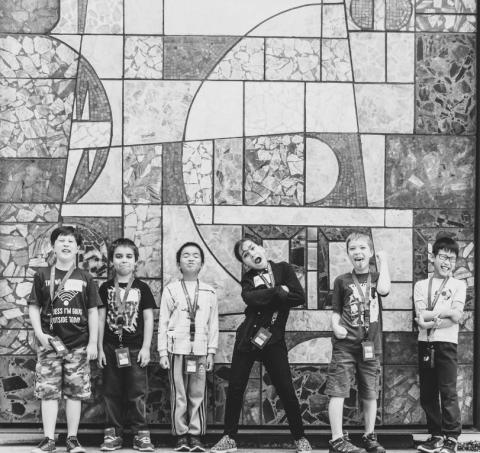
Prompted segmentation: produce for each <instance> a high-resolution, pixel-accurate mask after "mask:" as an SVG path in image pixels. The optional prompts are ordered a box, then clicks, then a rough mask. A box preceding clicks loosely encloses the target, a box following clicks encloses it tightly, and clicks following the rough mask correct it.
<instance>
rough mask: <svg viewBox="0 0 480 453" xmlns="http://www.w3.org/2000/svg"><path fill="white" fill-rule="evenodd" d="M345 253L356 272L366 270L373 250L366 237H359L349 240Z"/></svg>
mask: <svg viewBox="0 0 480 453" xmlns="http://www.w3.org/2000/svg"><path fill="white" fill-rule="evenodd" d="M347 253H348V258H350V262H351V263H352V264H353V268H354V269H355V271H356V272H359V273H365V272H368V269H369V263H370V258H371V257H372V256H373V252H372V250H371V249H370V245H369V244H368V241H367V239H366V238H362V237H360V238H358V239H353V240H351V241H350V242H349V244H348V249H347Z"/></svg>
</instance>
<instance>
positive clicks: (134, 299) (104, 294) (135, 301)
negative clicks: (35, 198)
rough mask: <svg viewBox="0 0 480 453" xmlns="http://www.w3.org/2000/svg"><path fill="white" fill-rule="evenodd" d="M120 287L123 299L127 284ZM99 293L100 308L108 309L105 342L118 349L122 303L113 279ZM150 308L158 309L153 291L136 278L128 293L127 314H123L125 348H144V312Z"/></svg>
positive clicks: (103, 285) (123, 341)
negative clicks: (116, 292)
mask: <svg viewBox="0 0 480 453" xmlns="http://www.w3.org/2000/svg"><path fill="white" fill-rule="evenodd" d="M118 286H119V287H120V297H121V298H123V297H124V294H125V288H126V287H127V283H119V285H118ZM99 293H100V299H101V302H100V305H99V308H105V309H106V317H105V333H104V337H103V342H104V343H107V344H110V345H113V346H115V347H117V346H119V344H120V343H119V338H118V334H117V330H118V323H117V320H118V317H119V316H120V313H119V311H120V310H119V308H120V307H119V305H120V303H121V302H117V300H116V295H115V282H114V280H113V279H111V280H108V281H106V282H105V283H103V284H102V285H101V286H100V290H99ZM149 308H152V309H155V308H157V304H156V303H155V299H154V298H153V294H152V291H151V290H150V287H149V286H148V285H147V284H146V283H145V282H142V281H141V280H139V279H138V278H136V279H135V280H133V283H132V287H131V288H130V291H129V292H128V297H127V301H126V303H125V313H124V314H123V321H124V323H123V332H122V343H123V345H124V346H131V347H135V348H140V347H141V346H142V344H143V331H144V322H143V310H147V309H149Z"/></svg>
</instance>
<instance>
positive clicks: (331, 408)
mask: <svg viewBox="0 0 480 453" xmlns="http://www.w3.org/2000/svg"><path fill="white" fill-rule="evenodd" d="M344 401H345V398H342V397H339V396H332V397H331V398H330V401H329V402H328V418H329V420H330V427H331V429H332V440H336V439H338V438H340V437H342V436H343V403H344Z"/></svg>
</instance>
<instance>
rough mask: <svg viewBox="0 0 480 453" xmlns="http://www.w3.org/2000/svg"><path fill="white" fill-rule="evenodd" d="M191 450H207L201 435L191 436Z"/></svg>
mask: <svg viewBox="0 0 480 453" xmlns="http://www.w3.org/2000/svg"><path fill="white" fill-rule="evenodd" d="M189 445H190V451H205V446H204V445H203V442H202V440H201V439H200V436H190V442H189Z"/></svg>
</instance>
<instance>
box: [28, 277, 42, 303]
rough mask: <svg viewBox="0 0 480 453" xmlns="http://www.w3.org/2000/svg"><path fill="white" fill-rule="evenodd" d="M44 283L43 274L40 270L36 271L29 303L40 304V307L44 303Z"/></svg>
mask: <svg viewBox="0 0 480 453" xmlns="http://www.w3.org/2000/svg"><path fill="white" fill-rule="evenodd" d="M44 283H45V282H44V280H43V278H42V276H41V275H40V274H39V273H38V272H35V275H34V276H33V285H32V291H31V292H30V296H29V298H28V304H29V305H38V306H40V307H41V306H42V305H43V300H42V288H43V285H44Z"/></svg>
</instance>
